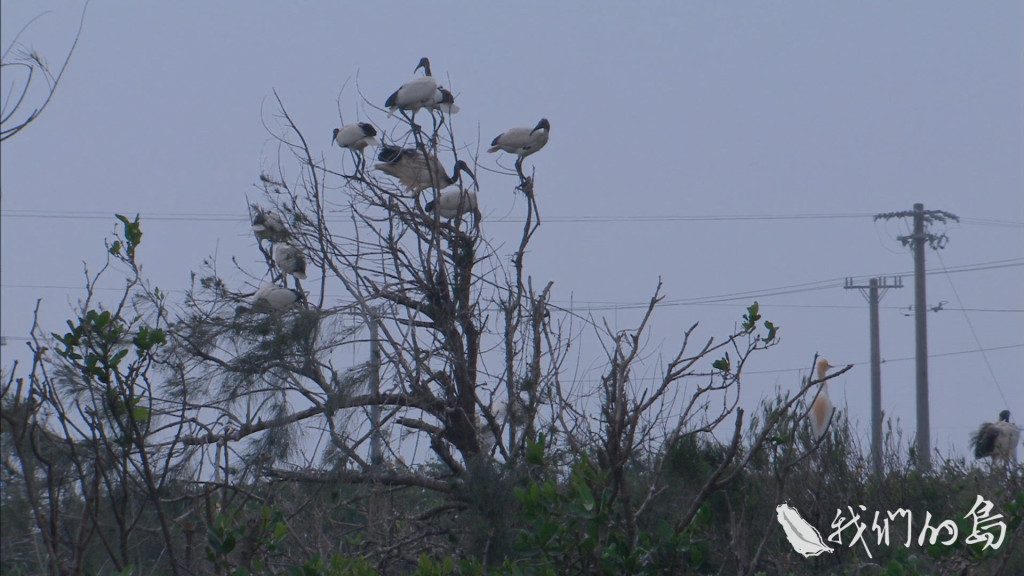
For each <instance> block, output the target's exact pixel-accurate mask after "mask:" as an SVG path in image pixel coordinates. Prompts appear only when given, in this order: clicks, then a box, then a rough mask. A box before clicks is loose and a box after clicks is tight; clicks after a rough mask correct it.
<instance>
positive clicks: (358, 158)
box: [350, 150, 366, 178]
mask: <svg viewBox="0 0 1024 576" xmlns="http://www.w3.org/2000/svg"><path fill="white" fill-rule="evenodd" d="M351 152H352V157H353V158H352V159H353V160H355V163H356V168H355V171H354V172H352V176H350V178H358V177H359V173H360V172H362V171H363V169H364V168H365V167H366V157H365V156H363V153H362V152H356V151H355V150H352V151H351Z"/></svg>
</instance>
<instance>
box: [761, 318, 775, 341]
mask: <svg viewBox="0 0 1024 576" xmlns="http://www.w3.org/2000/svg"><path fill="white" fill-rule="evenodd" d="M764 328H765V330H767V331H768V334H766V335H765V337H764V339H765V340H767V341H769V342H770V341H772V340H775V336H776V335H777V334H778V332H779V328H778V327H777V326H776V325H775V324H772V323H771V322H770V321H768V320H765V321H764Z"/></svg>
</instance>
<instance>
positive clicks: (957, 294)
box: [935, 250, 1016, 448]
mask: <svg viewBox="0 0 1024 576" xmlns="http://www.w3.org/2000/svg"><path fill="white" fill-rule="evenodd" d="M935 254H936V255H938V257H939V264H940V265H941V266H942V267H943V269H945V266H946V263H945V262H944V261H943V260H942V253H941V252H939V251H938V250H936V251H935ZM946 279H947V280H948V281H949V287H950V288H952V289H953V295H954V296H955V297H956V301H957V304H960V307H961V308H963V306H964V303H963V300H961V299H960V292H958V291H957V289H956V284H953V277H952V276H950V275H949V274H947V275H946ZM964 320H967V327H968V328H970V330H971V336H973V337H974V343H975V344H977V345H978V351H979V352H981V357H982V358H983V359H984V360H985V366H987V367H988V373H989V375H991V376H992V381H993V382H995V384H996V390H998V391H999V397H1000V398H1002V399H1003V404H1004V405H1008V404H1009V402H1007V401H1006V395H1005V394H1003V387H1002V386H1000V385H999V378H997V377H996V371H995V370H993V369H992V363H991V362H989V361H988V355H987V354H985V351H984V349H983V348H982V346H981V339H979V338H978V333H977V332H976V331H975V330H974V323H973V322H971V316H970V314H968V313H967V312H964ZM1015 448H1016V447H1015Z"/></svg>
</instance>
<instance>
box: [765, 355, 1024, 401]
mask: <svg viewBox="0 0 1024 576" xmlns="http://www.w3.org/2000/svg"><path fill="white" fill-rule="evenodd" d="M1014 348H1024V343H1021V344H1007V345H1005V346H993V347H990V348H980V349H979V348H974V349H971V350H958V351H955V352H939V353H937V354H929V355H928V357H929V358H945V357H947V356H962V355H964V354H977V353H981V352H996V351H999V350H1012V349H1014ZM915 359H917V357H916V356H901V357H898V358H882V364H894V363H897V362H910V361H911V360H915ZM854 364H855V365H856V364H866V362H855V363H854ZM806 371H807V366H803V367H800V368H777V369H773V370H747V371H745V373H746V374H784V373H790V372H796V373H799V372H806ZM1004 401H1005V400H1004Z"/></svg>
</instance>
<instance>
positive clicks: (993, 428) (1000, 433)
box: [971, 410, 1020, 461]
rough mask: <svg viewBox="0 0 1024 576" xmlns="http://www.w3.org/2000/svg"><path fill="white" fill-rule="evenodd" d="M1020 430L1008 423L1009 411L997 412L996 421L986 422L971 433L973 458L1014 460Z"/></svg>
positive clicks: (1015, 458)
mask: <svg viewBox="0 0 1024 576" xmlns="http://www.w3.org/2000/svg"><path fill="white" fill-rule="evenodd" d="M1019 441H1020V430H1018V429H1017V426H1015V425H1013V424H1011V423H1010V411H1009V410H1003V411H1002V412H1000V413H999V421H998V422H986V423H984V424H982V425H981V427H980V428H978V431H977V432H973V433H972V434H971V446H972V447H974V457H975V458H979V459H980V458H992V459H993V460H1003V461H1016V460H1017V443H1018V442H1019Z"/></svg>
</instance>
